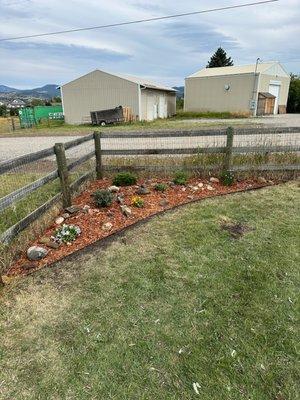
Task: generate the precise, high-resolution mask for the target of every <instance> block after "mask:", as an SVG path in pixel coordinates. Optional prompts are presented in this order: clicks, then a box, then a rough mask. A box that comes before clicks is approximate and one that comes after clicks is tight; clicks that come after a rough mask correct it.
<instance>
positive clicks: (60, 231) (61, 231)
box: [54, 224, 81, 243]
mask: <svg viewBox="0 0 300 400" xmlns="http://www.w3.org/2000/svg"><path fill="white" fill-rule="evenodd" d="M80 233H81V230H80V228H79V226H76V225H66V224H63V225H62V226H60V227H59V228H57V229H56V231H55V233H54V240H55V241H56V242H58V243H71V242H74V240H75V239H76V238H77V237H78V236H79V235H80Z"/></svg>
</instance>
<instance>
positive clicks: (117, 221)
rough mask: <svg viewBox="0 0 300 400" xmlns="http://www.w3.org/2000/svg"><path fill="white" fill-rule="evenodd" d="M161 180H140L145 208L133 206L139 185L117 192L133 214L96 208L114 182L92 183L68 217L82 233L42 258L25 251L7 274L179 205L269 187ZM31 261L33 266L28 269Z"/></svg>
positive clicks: (237, 229)
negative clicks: (162, 187) (99, 193)
mask: <svg viewBox="0 0 300 400" xmlns="http://www.w3.org/2000/svg"><path fill="white" fill-rule="evenodd" d="M162 182H163V181H162V180H161V179H150V180H149V179H148V180H146V181H145V180H140V181H139V182H138V185H142V184H143V185H146V186H147V188H149V193H148V194H146V195H144V196H142V198H143V200H144V207H142V208H138V207H134V206H133V204H132V201H133V197H134V196H136V192H137V190H138V188H139V186H138V185H137V186H129V187H122V188H120V191H119V192H118V193H117V195H118V196H122V198H123V202H124V205H125V206H127V207H130V209H131V213H130V215H128V216H126V215H124V213H123V212H122V209H121V207H120V204H119V203H118V201H117V200H115V201H114V202H113V203H112V205H111V206H109V207H105V208H97V207H96V206H95V204H94V202H93V197H92V194H93V193H94V191H95V190H97V189H103V188H107V187H109V186H110V185H111V180H109V179H107V178H105V179H102V180H98V181H94V182H91V183H90V185H89V186H88V187H87V188H86V190H85V191H84V192H83V193H81V194H80V195H79V196H77V197H76V198H75V199H74V201H73V205H75V206H77V207H78V209H79V211H78V212H76V213H74V214H71V215H70V216H69V217H68V218H67V220H65V223H66V224H74V225H76V226H79V227H80V230H81V232H82V233H81V235H80V236H79V237H78V238H77V239H76V240H75V241H74V242H72V243H69V244H62V245H61V246H60V247H59V248H58V249H53V248H47V250H48V254H47V256H46V257H45V258H43V259H42V260H38V261H30V263H29V262H28V259H27V257H26V253H25V252H24V253H23V254H22V255H21V257H20V258H19V259H18V260H17V261H16V262H15V263H14V264H13V265H12V266H11V267H10V269H9V270H8V272H7V276H16V275H27V274H29V273H32V272H34V271H36V270H39V269H41V268H43V267H45V266H49V265H51V264H53V263H55V262H57V261H58V260H61V259H63V258H64V257H66V256H68V255H70V254H72V253H74V252H76V251H78V250H80V249H83V248H85V247H86V246H88V245H91V244H92V243H95V242H96V241H98V240H100V239H103V238H106V237H108V236H111V235H113V234H115V233H117V232H119V231H121V230H123V229H125V228H126V227H128V226H131V225H134V224H136V223H137V222H138V221H141V220H144V219H146V218H149V217H151V216H152V215H155V214H157V213H161V212H163V211H165V210H169V209H172V208H174V207H177V206H179V205H182V204H186V203H190V202H194V201H197V200H201V199H205V198H209V197H215V196H220V195H223V194H227V193H234V192H240V191H244V190H249V189H255V188H259V187H263V186H266V184H261V183H259V182H257V181H254V180H245V181H242V182H236V183H235V184H234V185H232V186H229V187H228V186H223V185H222V184H221V183H219V182H217V183H212V182H209V181H205V180H199V179H191V180H189V182H188V184H187V185H186V186H179V185H172V184H168V188H167V190H166V191H165V192H159V191H157V190H155V185H156V184H157V183H162ZM164 182H166V181H164ZM62 214H63V213H62ZM105 227H109V229H104V228H105ZM56 228H57V225H56V224H55V222H54V221H53V223H52V224H51V225H50V226H49V228H47V229H46V230H45V231H44V232H43V234H42V235H41V237H39V238H37V239H36V240H35V241H34V242H32V243H31V244H30V246H41V238H42V237H50V236H51V235H53V233H54V231H55V229H56ZM224 229H226V230H228V231H229V232H230V234H231V235H232V236H233V237H236V238H237V237H240V236H242V235H243V234H244V233H245V232H247V231H249V229H251V228H249V227H246V226H244V225H241V224H235V225H232V226H231V225H228V226H226V228H225V227H224ZM30 246H28V247H30ZM42 246H43V245H42ZM29 264H30V268H28V265H29Z"/></svg>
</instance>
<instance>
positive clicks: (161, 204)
mask: <svg viewBox="0 0 300 400" xmlns="http://www.w3.org/2000/svg"><path fill="white" fill-rule="evenodd" d="M159 205H160V206H161V207H167V206H168V205H169V202H168V200H166V199H162V200H160V202H159Z"/></svg>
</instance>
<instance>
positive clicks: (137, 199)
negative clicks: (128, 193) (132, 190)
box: [132, 196, 144, 208]
mask: <svg viewBox="0 0 300 400" xmlns="http://www.w3.org/2000/svg"><path fill="white" fill-rule="evenodd" d="M132 205H133V206H134V207H138V208H143V207H144V200H143V199H142V198H141V197H140V196H134V197H133V198H132Z"/></svg>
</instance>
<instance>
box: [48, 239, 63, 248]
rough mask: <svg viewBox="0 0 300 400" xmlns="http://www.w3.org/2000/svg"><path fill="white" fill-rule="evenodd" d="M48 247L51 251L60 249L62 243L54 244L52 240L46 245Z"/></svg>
mask: <svg viewBox="0 0 300 400" xmlns="http://www.w3.org/2000/svg"><path fill="white" fill-rule="evenodd" d="M46 246H47V247H50V248H51V249H58V248H59V247H60V243H58V242H54V241H53V240H51V241H50V242H48V243H47V244H46Z"/></svg>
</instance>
